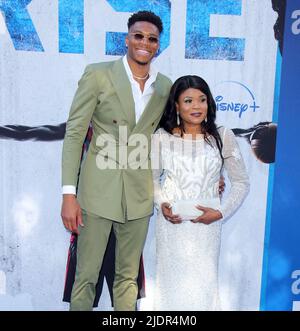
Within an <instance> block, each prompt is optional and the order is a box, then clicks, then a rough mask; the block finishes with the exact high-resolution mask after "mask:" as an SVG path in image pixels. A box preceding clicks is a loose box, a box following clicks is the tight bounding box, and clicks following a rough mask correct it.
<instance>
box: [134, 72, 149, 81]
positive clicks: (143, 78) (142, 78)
mask: <svg viewBox="0 0 300 331" xmlns="http://www.w3.org/2000/svg"><path fill="white" fill-rule="evenodd" d="M132 76H133V77H134V78H136V79H139V80H145V79H147V78H148V76H149V72H148V73H147V75H146V76H144V77H138V76H135V75H134V74H132Z"/></svg>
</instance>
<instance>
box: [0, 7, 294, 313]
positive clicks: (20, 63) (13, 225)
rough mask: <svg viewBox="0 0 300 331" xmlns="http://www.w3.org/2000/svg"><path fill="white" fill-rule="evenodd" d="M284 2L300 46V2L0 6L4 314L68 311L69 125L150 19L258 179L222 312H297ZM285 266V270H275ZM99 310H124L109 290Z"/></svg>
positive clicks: (231, 230) (231, 262) (223, 280)
mask: <svg viewBox="0 0 300 331" xmlns="http://www.w3.org/2000/svg"><path fill="white" fill-rule="evenodd" d="M285 3H287V16H286V18H287V20H288V21H289V22H290V26H291V28H290V30H289V33H291V34H292V36H293V38H295V39H294V42H295V43H298V44H299V33H298V32H299V29H300V28H299V17H300V14H299V10H300V3H299V1H275V0H274V1H271V0H251V1H249V0H222V1H220V0H218V1H216V0H210V1H207V0H186V1H181V0H169V1H167V0H149V1H130V0H126V1H124V0H122V1H121V0H120V1H119V0H98V1H92V0H86V1H83V0H76V1H75V0H55V1H50V0H43V1H41V0H0V152H1V156H0V157H1V162H0V210H1V213H0V310H67V309H68V304H67V303H64V302H62V295H63V288H64V277H65V266H66V261H67V250H68V246H69V238H70V234H69V233H68V232H67V231H66V230H65V229H64V227H63V225H62V222H61V219H60V208H61V187H60V182H61V180H60V176H61V170H60V162H61V148H62V138H63V134H64V129H65V126H64V125H65V124H64V123H65V121H66V119H67V116H68V112H69V107H70V104H71V102H72V98H73V95H74V93H75V89H76V87H77V82H78V80H79V78H80V76H81V74H82V72H83V70H84V68H85V66H86V65H87V64H89V63H92V62H99V61H109V60H114V59H117V58H118V57H120V56H121V55H122V54H124V51H125V48H124V46H125V44H124V43H123V38H124V36H125V34H126V30H127V20H128V18H129V16H130V15H131V13H132V12H134V11H137V10H142V9H146V10H152V11H154V12H155V13H157V14H158V15H160V17H161V18H162V19H163V23H164V27H165V30H164V33H163V35H162V39H161V47H160V52H159V54H158V56H157V57H156V59H155V60H154V65H155V66H156V67H157V68H158V69H159V70H160V71H161V72H163V73H164V74H166V75H168V76H169V77H170V78H171V79H172V80H175V79H176V78H177V77H179V76H181V75H185V74H189V73H190V74H197V75H200V76H202V77H203V78H205V79H206V80H207V81H208V83H209V84H210V86H211V88H212V92H213V95H214V97H215V99H216V102H217V106H218V113H217V122H218V124H220V125H226V126H227V127H229V128H232V129H235V134H236V136H237V137H238V138H237V139H238V142H239V145H240V147H241V150H242V153H243V156H244V158H245V162H246V166H247V169H248V171H249V175H250V181H251V191H250V194H249V196H248V197H247V199H246V201H245V203H244V205H243V206H242V207H241V208H240V209H239V210H238V211H237V213H236V214H235V215H234V216H233V217H232V219H231V220H230V222H227V223H226V225H225V226H224V228H223V234H222V251H221V258H220V281H219V282H220V293H221V301H222V306H223V309H226V310H260V309H262V310H264V309H267V310H272V309H280V308H282V309H286V310H292V309H297V304H293V301H300V298H299V293H300V291H299V282H298V281H299V274H300V273H299V269H300V262H299V259H298V260H297V258H296V257H294V255H293V254H295V250H294V246H293V245H292V244H291V245H290V246H289V248H290V249H289V250H285V249H279V248H278V247H279V246H280V245H277V244H276V245H274V242H275V241H276V240H275V239H274V238H277V237H276V235H278V233H279V231H280V230H279V228H276V226H274V227H272V225H274V224H277V223H276V221H274V223H273V219H274V218H273V217H274V215H275V214H274V213H276V212H277V210H276V209H272V201H273V195H274V199H275V200H274V201H277V200H276V199H278V197H276V194H278V193H276V192H277V191H276V190H280V188H279V187H278V186H276V185H275V186H273V180H274V178H275V179H276V177H277V176H278V175H279V172H278V171H277V172H276V166H277V162H281V161H278V160H281V158H280V157H279V159H277V156H276V162H275V163H274V154H275V148H274V146H275V141H276V130H277V124H278V128H280V120H281V117H280V114H281V112H282V113H283V112H284V110H283V108H284V106H283V103H284V100H285V99H280V97H281V96H282V94H280V82H282V84H288V83H289V81H288V78H287V77H290V76H289V75H288V73H287V71H286V70H288V69H286V67H285V62H284V59H285V56H286V58H288V59H289V61H292V60H293V61H297V59H295V58H293V59H291V60H290V58H289V57H288V54H290V53H288V52H293V49H292V48H289V47H291V46H290V42H289V38H290V35H288V36H286V35H285V37H284V38H285V39H284V43H283V27H284V22H285V20H284V14H285ZM291 3H292V5H291ZM290 6H293V8H291V7H290ZM297 22H298V23H297ZM287 24H288V23H287ZM291 31H292V32H291ZM286 38H287V40H288V41H287V48H286V49H285V41H286ZM298 61H299V60H298ZM298 63H299V62H298ZM281 70H283V71H284V73H283V75H284V76H282V77H285V78H282V77H281ZM295 77H296V76H295ZM281 78H282V79H285V80H282V81H281ZM293 83H294V85H295V89H296V85H297V84H298V82H297V81H296V80H295V81H294V82H293ZM287 86H288V85H287ZM285 92H286V93H287V91H285ZM285 92H282V93H285ZM295 93H296V92H295ZM285 95H286V98H291V96H290V95H288V94H285ZM293 97H294V98H296V96H295V95H294V94H293ZM297 102H298V104H299V101H297ZM290 107H293V104H291V105H290ZM278 115H279V116H278ZM293 116H295V119H296V117H297V116H298V115H297V114H296V112H294V113H293ZM282 118H284V117H282ZM282 120H283V119H282ZM283 121H284V120H283ZM289 124H291V123H290V122H289ZM282 130H284V128H283V127H281V131H279V132H281V133H280V137H282V135H283V133H282V132H283V131H282ZM266 132H267V135H266V136H267V138H262V137H266V136H265V133H266ZM293 132H294V131H293ZM254 139H256V141H254ZM259 139H261V141H263V142H264V144H265V145H267V146H268V148H267V150H270V148H269V147H270V146H271V147H272V148H273V152H272V153H271V154H272V155H271V156H264V155H261V154H259V153H258V150H257V149H256V147H257V146H255V143H256V142H257V140H259ZM267 139H269V140H267ZM291 141H292V138H291ZM278 144H279V145H278V146H279V147H278V148H279V149H280V148H281V147H280V146H281V145H280V143H278ZM296 161H297V160H296ZM296 161H295V162H296ZM281 180H282V181H284V180H285V179H281ZM226 183H227V184H228V186H229V181H228V179H227V180H226ZM298 187H299V185H298ZM225 194H226V193H225ZM291 194H292V193H291ZM270 210H271V211H272V212H270ZM288 217H289V218H290V219H292V218H293V209H290V214H289V216H288ZM290 224H292V223H290ZM154 226H155V215H154V216H153V217H152V220H151V226H150V229H149V233H148V238H147V242H146V247H145V250H144V262H145V272H146V298H144V299H141V300H140V302H139V307H140V309H142V310H146V309H151V305H152V299H153V286H154V285H153V280H154V274H155V263H154V258H155V236H154ZM291 226H292V227H293V229H294V231H295V227H296V225H295V224H294V223H293V225H291ZM274 236H275V237H274ZM288 236H289V233H288V231H287V238H289V237H288ZM295 236H296V237H297V235H295ZM297 238H298V239H299V235H298V237H297ZM269 240H270V241H269ZM274 240H275V241H274ZM273 248H274V249H275V248H277V249H278V250H277V251H274V250H272V249H273ZM270 249H271V250H270ZM270 252H271V253H270ZM274 252H275V253H274ZM276 252H278V254H277V253H276ZM283 252H285V254H290V255H291V256H293V258H291V260H292V261H293V263H292V267H290V266H289V265H286V264H285V263H287V260H286V259H285V258H282V259H281V260H280V256H285V255H284V254H283ZM274 254H275V255H274ZM276 254H277V255H276ZM280 254H283V255H280ZM274 256H275V260H276V261H281V264H280V263H277V264H276V263H275V264H271V262H272V259H274ZM274 265H275V267H276V270H275V274H277V275H280V271H282V270H286V272H283V273H282V277H283V279H285V286H283V288H282V291H283V292H284V293H287V292H288V293H289V295H283V297H284V298H285V303H284V305H283V306H278V305H277V303H276V302H277V301H276V300H277V298H276V297H273V296H272V293H274V291H275V288H274V286H275V285H276V282H275V283H272V282H270V279H271V278H269V277H272V275H273V276H274V272H273V271H272V270H273V269H272V267H274ZM278 277H279V276H278ZM297 282H298V283H297ZM274 284H275V285H274ZM291 289H292V290H291ZM290 293H291V294H290ZM273 298H275V299H273ZM272 300H273V301H272ZM274 300H275V301H274ZM97 309H104V310H111V309H112V308H111V307H110V298H109V294H108V290H107V287H106V285H105V286H104V290H103V294H102V296H101V298H100V304H99V307H98V308H97Z"/></svg>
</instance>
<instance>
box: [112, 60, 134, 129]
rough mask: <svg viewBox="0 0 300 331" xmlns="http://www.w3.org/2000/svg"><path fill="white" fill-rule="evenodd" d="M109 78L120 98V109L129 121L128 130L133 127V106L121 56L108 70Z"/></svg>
mask: <svg viewBox="0 0 300 331" xmlns="http://www.w3.org/2000/svg"><path fill="white" fill-rule="evenodd" d="M110 78H111V80H112V83H113V85H114V88H115V90H116V93H117V95H118V97H119V99H120V105H121V109H122V110H123V112H124V113H125V115H126V117H127V118H128V122H129V129H130V131H132V130H133V128H134V127H135V124H136V123H135V106H134V100H133V96H132V90H131V85H130V82H129V79H128V76H127V73H126V70H125V68H124V65H123V60H122V58H121V59H119V60H117V61H116V62H115V63H114V65H113V67H112V70H111V71H110Z"/></svg>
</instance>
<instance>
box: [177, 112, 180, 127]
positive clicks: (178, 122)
mask: <svg viewBox="0 0 300 331" xmlns="http://www.w3.org/2000/svg"><path fill="white" fill-rule="evenodd" d="M177 125H178V126H180V117H179V113H177Z"/></svg>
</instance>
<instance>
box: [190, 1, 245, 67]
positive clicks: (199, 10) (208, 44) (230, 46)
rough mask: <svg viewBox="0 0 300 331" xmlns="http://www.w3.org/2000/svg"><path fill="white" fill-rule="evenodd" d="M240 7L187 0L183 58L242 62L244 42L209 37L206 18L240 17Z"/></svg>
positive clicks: (237, 4)
mask: <svg viewBox="0 0 300 331" xmlns="http://www.w3.org/2000/svg"><path fill="white" fill-rule="evenodd" d="M241 6H242V1H241V0H187V17H186V45H185V46H186V48H185V49H186V50H185V56H186V58H188V59H208V60H228V61H243V60H244V50H245V39H244V38H219V37H218V38H216V37H210V36H209V26H210V14H222V15H226V14H227V15H241Z"/></svg>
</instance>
